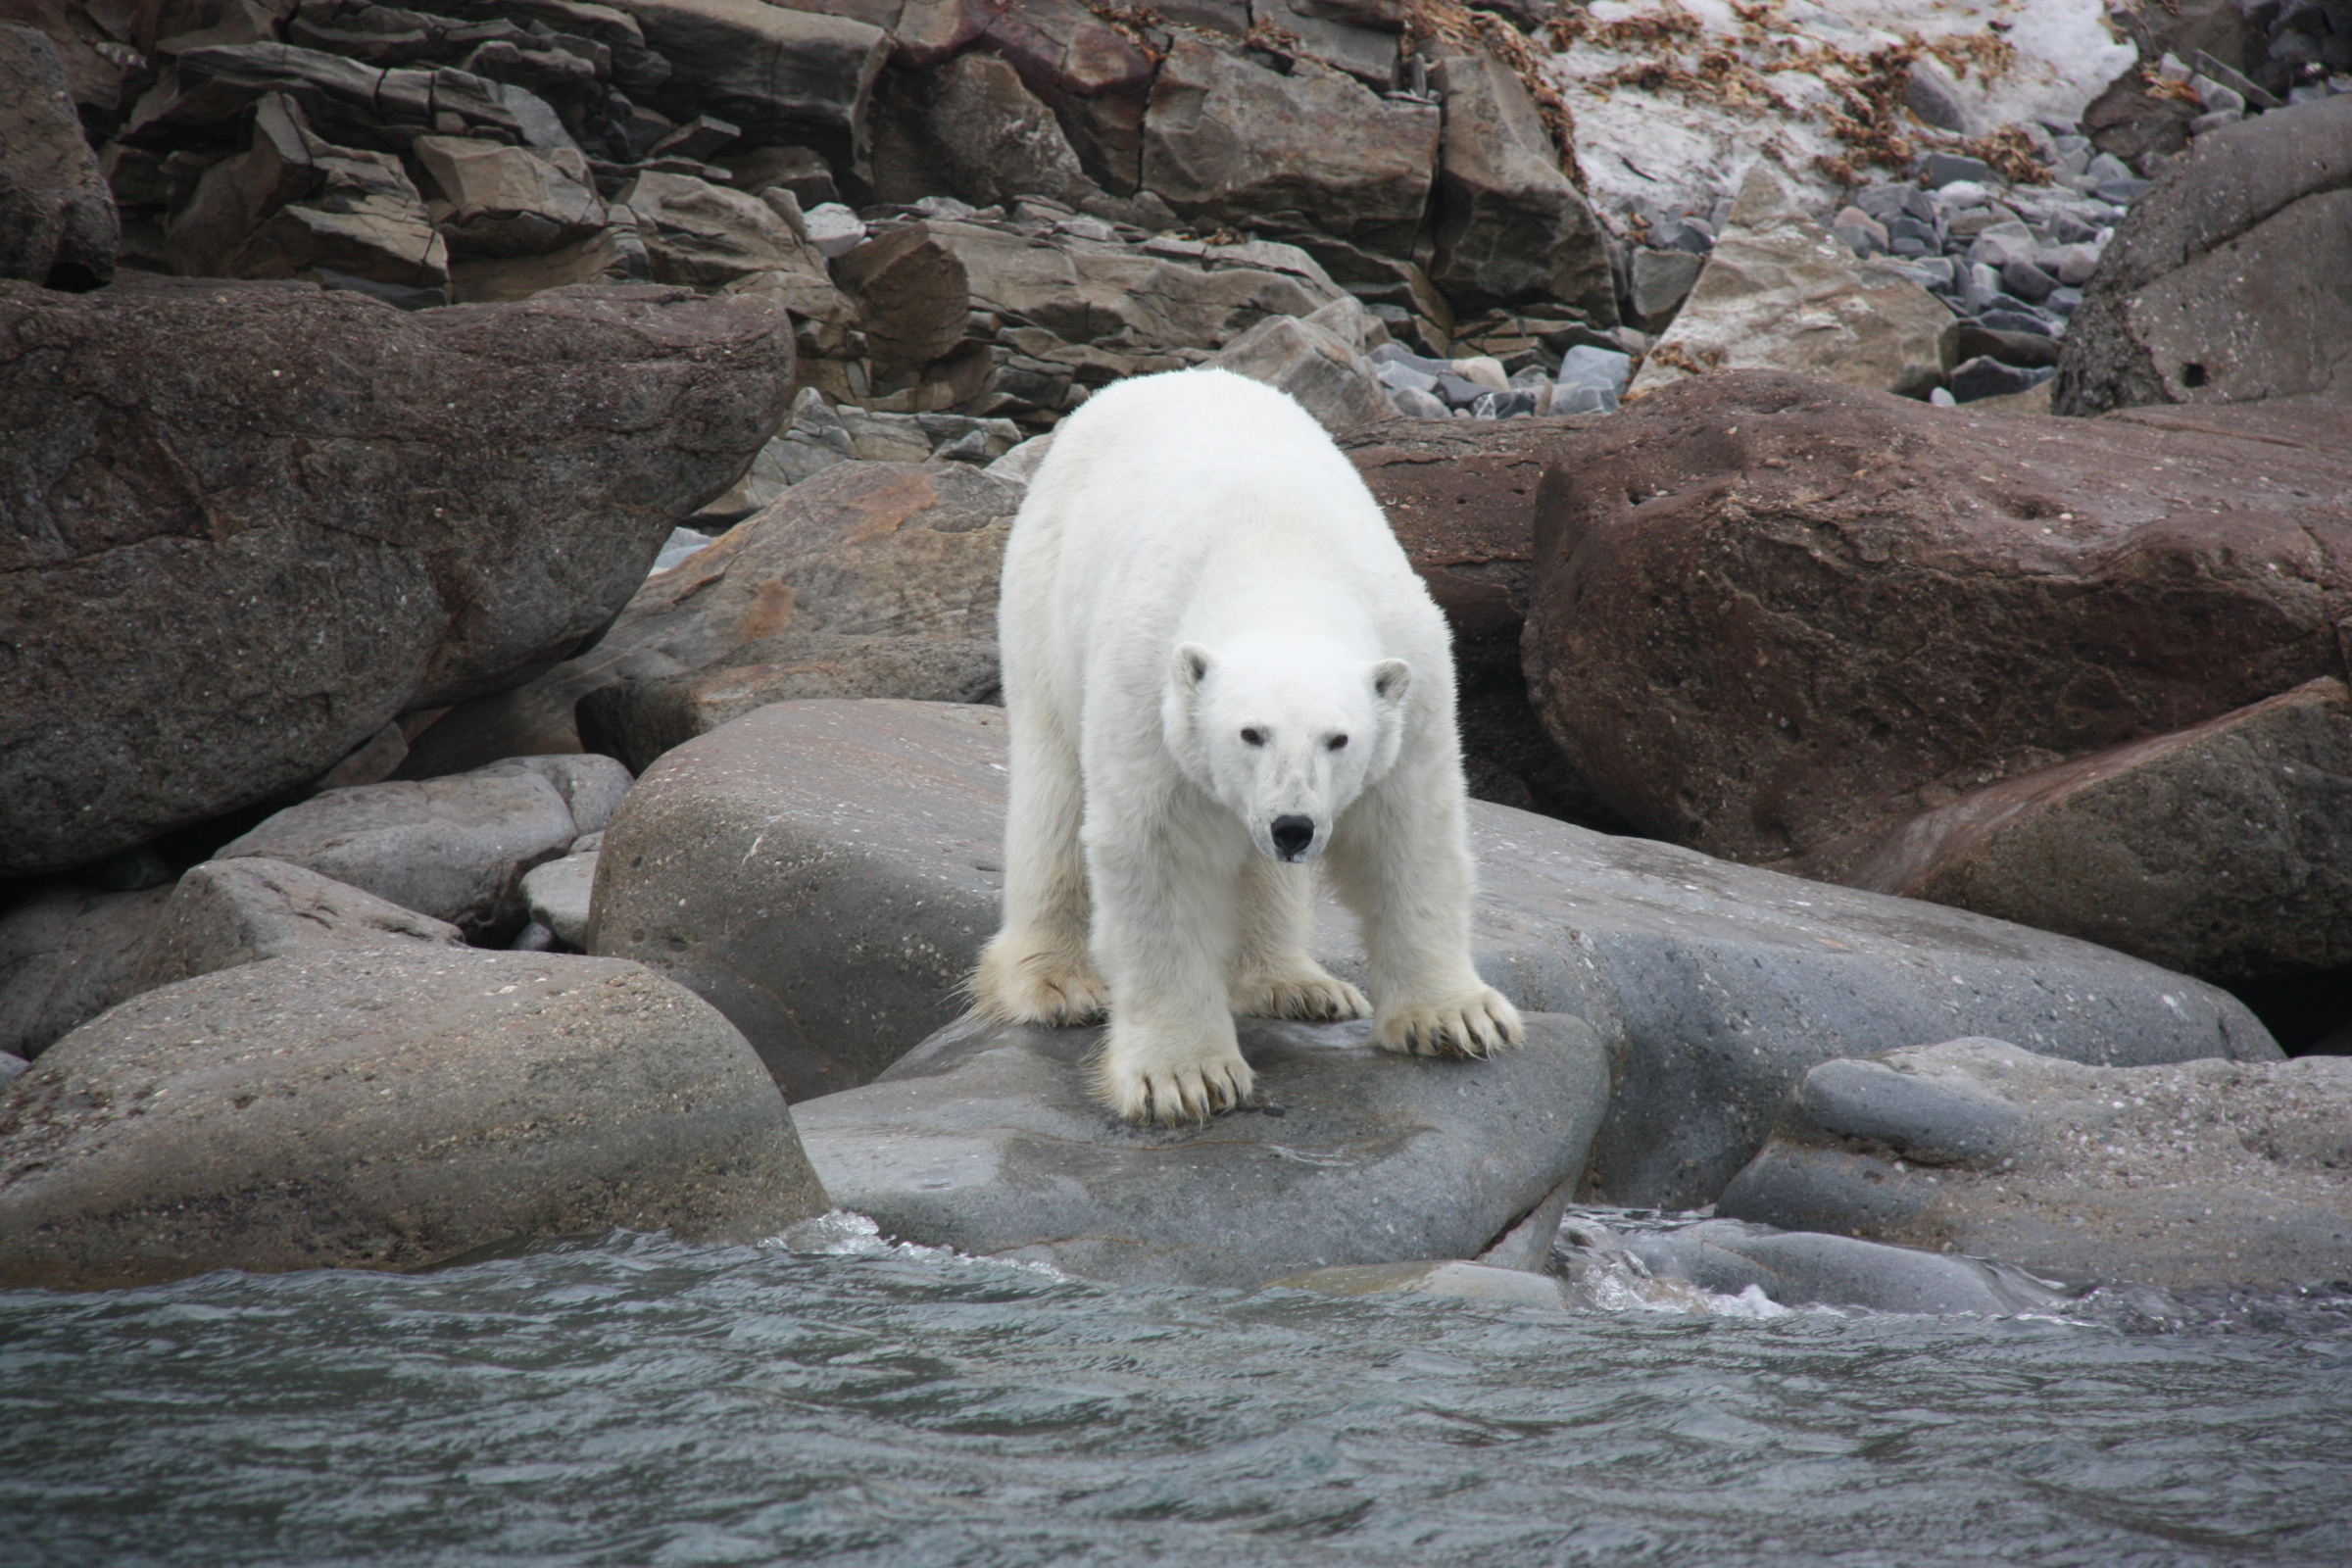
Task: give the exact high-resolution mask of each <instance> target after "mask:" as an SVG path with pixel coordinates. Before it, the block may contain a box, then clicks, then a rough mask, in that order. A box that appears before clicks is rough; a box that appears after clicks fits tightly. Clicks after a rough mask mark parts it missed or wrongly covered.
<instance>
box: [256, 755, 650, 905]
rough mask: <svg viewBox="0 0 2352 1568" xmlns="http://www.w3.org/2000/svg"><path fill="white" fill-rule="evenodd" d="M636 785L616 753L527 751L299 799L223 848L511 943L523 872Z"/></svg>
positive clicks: (593, 826) (608, 811)
mask: <svg viewBox="0 0 2352 1568" xmlns="http://www.w3.org/2000/svg"><path fill="white" fill-rule="evenodd" d="M628 788H629V772H628V769H626V768H624V767H623V766H621V765H620V763H618V762H616V761H614V760H613V759H612V758H609V757H578V756H572V757H527V758H518V759H515V760H510V761H503V762H493V763H491V764H490V765H489V766H487V767H483V768H478V769H476V770H474V771H473V772H470V773H459V774H455V775H452V776H450V777H446V778H436V779H428V780H425V781H424V782H422V783H411V782H402V783H393V784H366V785H362V786H360V787H359V788H357V789H347V790H332V791H329V792H328V793H326V794H324V795H319V796H315V797H313V798H312V799H310V800H308V801H305V802H303V803H302V804H301V805H299V806H291V807H288V808H287V809H284V810H282V811H280V812H278V813H277V814H276V815H275V816H272V817H270V819H269V820H268V821H266V822H263V823H262V824H261V825H260V826H259V827H256V828H255V829H254V830H253V831H252V832H250V833H247V834H245V835H244V836H242V837H241V838H238V839H235V840H233V841H231V842H230V843H228V844H225V845H222V846H221V849H220V851H219V852H218V858H221V859H223V860H232V859H236V858H240V857H243V856H262V857H265V858H270V859H274V860H287V861H291V862H293V863H294V864H296V865H300V866H305V867H307V868H309V869H310V870H313V871H317V872H319V874H320V875H322V876H329V877H333V878H334V879H335V880H336V881H338V882H346V883H349V884H350V885H352V886H353V887H356V888H361V889H363V890H365V891H367V892H369V893H372V894H375V895H376V896H377V897H379V898H383V899H388V900H390V901H391V902H392V903H394V904H397V905H399V906H401V907H403V908H408V909H415V910H417V911H418V912H419V913H423V914H429V915H432V916H433V917H434V918H436V919H441V920H447V921H450V922H451V923H452V924H454V925H456V926H457V927H458V928H459V929H460V930H462V931H464V932H465V933H466V936H467V937H468V938H470V939H473V940H475V941H481V942H503V941H505V940H506V939H507V938H508V937H509V936H511V935H512V934H513V933H514V932H515V930H517V929H519V928H520V927H521V925H522V923H523V919H524V907H523V899H522V892H521V881H522V874H523V873H524V872H525V871H527V870H529V869H530V868H531V867H533V866H535V865H537V864H539V863H540V862H542V861H544V860H550V859H553V858H557V857H558V856H561V855H562V854H563V853H564V851H565V850H567V849H568V848H569V847H570V845H571V842H572V840H574V839H576V838H578V837H580V836H581V835H582V834H584V833H593V832H595V831H596V830H597V829H599V828H601V827H603V826H604V825H605V823H606V822H607V821H609V820H610V819H611V817H612V815H613V809H614V808H615V807H616V806H618V805H619V803H620V799H621V797H622V796H623V795H624V794H626V793H627V791H628Z"/></svg>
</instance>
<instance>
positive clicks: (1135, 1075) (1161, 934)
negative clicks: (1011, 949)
mask: <svg viewBox="0 0 2352 1568" xmlns="http://www.w3.org/2000/svg"><path fill="white" fill-rule="evenodd" d="M1247 852H1248V843H1247V841H1246V840H1242V839H1240V838H1239V836H1238V835H1237V834H1234V833H1233V832H1231V831H1230V829H1228V830H1227V831H1225V832H1222V833H1219V832H1216V831H1214V830H1213V824H1204V823H1185V822H1181V821H1170V820H1166V819H1161V820H1158V821H1152V820H1150V819H1149V816H1148V815H1147V817H1146V819H1145V820H1143V821H1140V822H1139V821H1135V820H1134V819H1133V818H1132V817H1131V818H1130V819H1129V820H1128V821H1124V822H1119V823H1115V824H1112V825H1110V826H1108V827H1107V828H1106V829H1105V830H1104V831H1103V832H1102V833H1101V834H1100V835H1097V834H1095V833H1094V832H1093V831H1092V829H1091V827H1090V835H1089V842H1088V845H1087V864H1088V870H1089V872H1090V878H1091V880H1092V882H1093V884H1094V894H1095V956H1096V959H1097V961H1098V962H1100V964H1101V965H1102V968H1103V975H1104V977H1105V978H1106V979H1107V980H1108V981H1109V984H1110V1028H1109V1030H1108V1031H1107V1032H1106V1034H1105V1036H1104V1038H1103V1055H1102V1058H1101V1060H1100V1061H1098V1062H1097V1064H1096V1069H1095V1072H1096V1093H1097V1095H1098V1096H1099V1097H1100V1098H1101V1099H1102V1100H1103V1102H1104V1103H1106V1104H1108V1105H1109V1106H1110V1108H1111V1109H1112V1110H1114V1111H1116V1112H1117V1113H1118V1114H1119V1115H1121V1116H1123V1117H1125V1118H1126V1119H1127V1120H1129V1121H1156V1122H1176V1121H1205V1120H1207V1119H1208V1117H1209V1116H1210V1114H1212V1113H1213V1112H1216V1111H1220V1110H1230V1109H1232V1108H1233V1107H1234V1106H1236V1105H1239V1104H1240V1103H1242V1102H1243V1101H1244V1100H1246V1099H1248V1098H1249V1095H1250V1087H1251V1085H1252V1084H1253V1083H1254V1082H1255V1081H1256V1076H1257V1075H1256V1074H1255V1073H1253V1072H1251V1071H1250V1064H1249V1063H1248V1062H1247V1061H1244V1060H1243V1059H1242V1052H1241V1046H1240V1045H1239V1043H1238V1042H1237V1041H1236V1039H1235V1037H1234V1029H1233V1014H1232V1012H1231V1011H1230V1010H1228V1008H1227V1006H1226V990H1225V974H1226V965H1227V963H1228V962H1229V960H1230V958H1231V956H1232V952H1233V945H1234V939H1235V930H1234V923H1235V908H1234V883H1235V873H1236V872H1237V871H1238V870H1239V869H1240V865H1239V861H1240V857H1241V855H1242V854H1246V853H1247Z"/></svg>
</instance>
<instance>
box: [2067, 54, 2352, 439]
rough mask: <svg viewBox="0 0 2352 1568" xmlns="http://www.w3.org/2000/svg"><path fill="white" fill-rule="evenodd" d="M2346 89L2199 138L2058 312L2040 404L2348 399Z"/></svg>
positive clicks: (2350, 294) (2091, 407) (2351, 201)
mask: <svg viewBox="0 0 2352 1568" xmlns="http://www.w3.org/2000/svg"><path fill="white" fill-rule="evenodd" d="M2348 337H2352V98H2345V97H2340V96H2339V97H2334V98H2329V99H2326V100H2324V101H2322V102H2319V103H2309V104H2299V105H2296V106H2294V107H2292V108H2288V109H2283V110H2274V111H2273V112H2271V113H2269V114H2266V115H2261V116H2258V117H2257V118H2255V119H2253V120H2250V121H2246V122H2244V123H2240V124H2236V125H2229V126H2226V127H2224V128H2222V129H2219V130H2215V131H2210V132H2208V133H2207V134H2205V135H2202V136H2199V137H2198V138H2197V139H2196V142H2195V144H2194V145H2193V146H2191V147H2190V148H2189V149H2188V151H2187V153H2186V154H2185V155H2184V156H2183V157H2182V158H2181V159H2180V162H2179V163H2178V164H2176V165H2175V166H2174V167H2173V168H2171V169H2169V170H2167V171H2166V172H2165V173H2164V175H2163V177H2161V178H2160V179H2158V180H2157V182H2156V185H2155V187H2154V188H2153V189H2151V190H2149V191H2147V192H2146V193H2145V194H2143V195H2142V196H2141V197H2140V199H2139V200H2138V201H2137V202H2135V203H2133V204H2132V207H2131V213H2130V215H2129V216H2128V217H2126V218H2125V220H2124V221H2123V222H2122V223H2121V224H2119V225H2118V226H2117V228H2116V231H2115V239H2114V241H2113V242H2112V243H2111V244H2109V245H2108V247H2107V249H2106V252H2105V253H2104V254H2103V255H2102V256H2101V257H2100V260H2099V270H2098V271H2097V272H2096V273H2094V274H2093V275H2092V277H2091V279H2090V283H2089V286H2088V287H2087V288H2085V289H2084V290H2083V296H2082V308H2081V309H2080V310H2078V311H2076V313H2075V315H2074V317H2073V319H2071V320H2070V321H2069V322H2068V325H2067V334H2066V347H2065V350H2064V352H2063V353H2062V354H2061V355H2060V357H2059V361H2058V379H2057V382H2056V385H2055V390H2054V391H2053V392H2052V394H2051V399H2050V408H2051V412H2053V413H2056V414H2099V413H2103V412H2105V411H2107V410H2109V409H2124V408H2131V407H2134V406H2137V405H2142V404H2157V403H2202V404H2212V403H2248V402H2258V401H2265V400H2286V401H2293V402H2299V403H2326V404H2334V405H2339V406H2340V405H2343V404H2347V403H2352V370H2347V368H2346V367H2345V360H2344V355H2343V353H2342V351H2341V346H2342V344H2343V343H2344V341H2345V340H2346V339H2347V338H2348Z"/></svg>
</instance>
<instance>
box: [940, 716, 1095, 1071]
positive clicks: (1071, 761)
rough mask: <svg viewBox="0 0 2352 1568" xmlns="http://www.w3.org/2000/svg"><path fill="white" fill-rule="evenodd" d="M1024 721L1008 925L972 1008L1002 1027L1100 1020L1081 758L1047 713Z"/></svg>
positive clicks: (982, 967)
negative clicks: (1083, 842) (1082, 825)
mask: <svg viewBox="0 0 2352 1568" xmlns="http://www.w3.org/2000/svg"><path fill="white" fill-rule="evenodd" d="M1021 717H1022V719H1025V720H1026V721H1025V722H1022V721H1016V722H1015V723H1014V725H1013V732H1012V757H1011V781H1010V787H1009V792H1008V793H1009V796H1010V799H1009V800H1008V801H1007V802H1006V803H1005V924H1004V927H1003V928H1002V929H1001V930H999V931H998V932H997V934H996V936H995V938H994V939H992V940H991V941H990V942H989V944H988V946H987V947H986V948H984V949H982V950H981V954H980V964H979V967H978V968H977V969H975V970H974V971H973V973H972V978H971V980H970V982H969V990H970V993H971V997H972V1010H973V1011H974V1012H976V1013H978V1014H979V1015H980V1016H981V1017H984V1018H989V1019H993V1020H994V1021H996V1022H998V1023H1042V1024H1046V1025H1049V1026H1051V1027H1054V1028H1059V1027H1061V1026H1064V1025H1068V1024H1083V1023H1094V1022H1096V1021H1097V1020H1099V1019H1101V1018H1102V1016H1103V1013H1104V1011H1105V1010H1107V1008H1108V1006H1109V1005H1110V994H1109V992H1108V991H1107V990H1106V989H1105V988H1104V986H1103V977H1102V975H1101V974H1099V973H1098V972H1096V969H1095V963H1094V958H1093V956H1092V955H1091V953H1090V952H1089V950H1088V945H1087V924H1088V919H1089V900H1088V897H1087V877H1086V855H1085V851H1084V850H1083V849H1081V848H1080V846H1079V842H1078V826H1079V818H1080V811H1081V809H1082V806H1083V797H1082V794H1081V791H1080V784H1079V775H1078V754H1077V751H1076V749H1075V748H1073V747H1071V746H1069V745H1068V744H1067V743H1066V742H1064V741H1063V740H1062V739H1061V737H1060V735H1059V733H1058V731H1057V728H1056V727H1055V726H1054V725H1053V724H1052V723H1051V721H1050V720H1049V719H1048V718H1047V717H1046V716H1045V715H1044V714H1042V713H1041V714H1024V715H1021Z"/></svg>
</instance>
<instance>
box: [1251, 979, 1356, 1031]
mask: <svg viewBox="0 0 2352 1568" xmlns="http://www.w3.org/2000/svg"><path fill="white" fill-rule="evenodd" d="M1233 1010H1234V1011H1236V1012H1238V1013H1240V1014H1242V1015H1243V1016H1244V1017H1246V1018H1304V1019H1307V1020H1309V1021H1312V1022H1318V1023H1320V1022H1333V1021H1337V1020H1339V1019H1343V1018H1368V1017H1370V1016H1371V1015H1372V1004H1371V1002H1370V1001H1369V1000H1368V999H1367V998H1366V997H1365V996H1364V994H1363V993H1362V992H1361V991H1358V990H1356V989H1355V987H1353V986H1351V985H1349V984H1348V982H1347V981H1345V980H1342V979H1339V978H1338V977H1336V976H1333V975H1328V974H1320V975H1302V976H1286V977H1284V978H1282V979H1279V980H1259V981H1255V982H1253V983H1250V984H1248V985H1243V986H1238V987H1236V988H1235V990H1234V993H1233Z"/></svg>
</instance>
